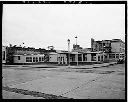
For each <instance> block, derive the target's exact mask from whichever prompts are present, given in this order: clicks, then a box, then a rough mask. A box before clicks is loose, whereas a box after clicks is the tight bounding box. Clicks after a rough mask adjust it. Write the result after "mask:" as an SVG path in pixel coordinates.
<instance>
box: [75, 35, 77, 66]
mask: <svg viewBox="0 0 128 102" xmlns="http://www.w3.org/2000/svg"><path fill="white" fill-rule="evenodd" d="M75 38H76V48H77V36H76V37H75ZM77 50H78V49H77ZM77 66H78V54H77Z"/></svg>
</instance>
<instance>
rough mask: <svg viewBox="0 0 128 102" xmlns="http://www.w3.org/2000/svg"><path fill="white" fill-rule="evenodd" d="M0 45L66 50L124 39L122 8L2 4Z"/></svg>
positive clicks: (107, 5)
mask: <svg viewBox="0 0 128 102" xmlns="http://www.w3.org/2000/svg"><path fill="white" fill-rule="evenodd" d="M3 7H4V8H3V22H2V44H3V45H9V44H12V45H15V44H16V45H20V44H22V43H23V42H24V43H25V46H27V47H35V48H47V47H48V46H51V45H53V46H54V47H55V49H57V50H59V49H60V50H67V49H68V44H67V39H70V41H71V43H70V48H71V49H72V46H73V44H75V43H76V40H75V36H77V37H78V40H77V41H78V44H79V45H80V46H81V47H83V48H87V47H91V38H94V39H95V40H105V39H108V40H110V39H122V40H124V39H125V37H124V36H125V35H124V34H125V5H124V4H4V6H3Z"/></svg>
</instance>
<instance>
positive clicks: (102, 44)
mask: <svg viewBox="0 0 128 102" xmlns="http://www.w3.org/2000/svg"><path fill="white" fill-rule="evenodd" d="M91 48H92V51H93V52H94V51H104V52H106V53H110V52H111V40H102V41H95V40H94V39H93V38H92V39H91Z"/></svg>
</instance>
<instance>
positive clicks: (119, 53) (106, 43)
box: [91, 38, 125, 59]
mask: <svg viewBox="0 0 128 102" xmlns="http://www.w3.org/2000/svg"><path fill="white" fill-rule="evenodd" d="M91 48H92V51H93V52H95V51H103V52H105V53H107V54H109V58H110V59H111V58H112V59H118V58H125V42H123V41H122V40H121V39H112V40H102V41H95V40H94V39H93V38H92V39H91Z"/></svg>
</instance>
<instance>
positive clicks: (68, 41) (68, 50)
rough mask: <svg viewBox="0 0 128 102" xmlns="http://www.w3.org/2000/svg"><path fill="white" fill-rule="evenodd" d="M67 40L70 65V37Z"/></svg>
mask: <svg viewBox="0 0 128 102" xmlns="http://www.w3.org/2000/svg"><path fill="white" fill-rule="evenodd" d="M67 42H68V56H69V58H68V60H69V64H68V66H70V39H68V40H67Z"/></svg>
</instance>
